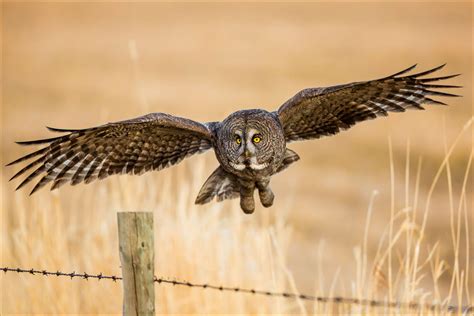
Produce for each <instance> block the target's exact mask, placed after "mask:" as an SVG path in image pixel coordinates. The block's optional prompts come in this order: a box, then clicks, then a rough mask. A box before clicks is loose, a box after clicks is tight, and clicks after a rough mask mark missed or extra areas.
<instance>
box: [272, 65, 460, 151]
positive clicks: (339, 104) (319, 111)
mask: <svg viewBox="0 0 474 316" xmlns="http://www.w3.org/2000/svg"><path fill="white" fill-rule="evenodd" d="M415 66H416V65H414V66H412V67H410V68H408V69H405V70H403V71H400V72H398V73H396V74H393V75H391V76H388V77H385V78H382V79H378V80H371V81H363V82H353V83H349V84H343V85H338V86H332V87H324V88H309V89H304V90H302V91H300V92H298V93H297V94H296V95H295V96H293V97H292V98H291V99H289V100H288V101H286V102H285V103H284V104H283V105H282V106H281V107H280V108H279V109H278V111H277V112H276V114H277V115H278V117H279V119H280V122H281V124H282V126H283V130H284V133H285V138H286V141H287V142H290V141H295V140H306V139H314V138H319V137H321V136H327V135H333V134H336V133H338V132H339V131H341V130H345V129H348V128H350V127H351V126H353V125H354V124H355V123H357V122H361V121H365V120H369V119H374V118H376V117H377V116H386V115H387V112H404V111H405V109H410V108H411V109H419V110H423V109H424V108H423V107H422V104H425V103H426V104H442V105H445V103H443V102H440V101H437V100H433V99H431V98H429V96H445V97H457V96H458V95H454V94H450V93H446V92H440V91H436V90H432V89H440V88H443V89H444V88H460V86H452V85H438V84H430V83H431V82H433V81H440V80H445V79H449V78H453V77H456V76H458V75H459V74H457V75H451V76H444V77H436V78H424V79H421V78H420V77H422V76H425V75H428V74H430V73H433V72H435V71H437V70H439V69H441V68H443V67H444V65H441V66H439V67H436V68H434V69H431V70H428V71H424V72H421V73H417V74H413V75H408V76H401V75H403V74H405V73H407V72H409V71H410V70H412V69H413V68H415Z"/></svg>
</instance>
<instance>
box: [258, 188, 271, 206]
mask: <svg viewBox="0 0 474 316" xmlns="http://www.w3.org/2000/svg"><path fill="white" fill-rule="evenodd" d="M258 195H259V196H260V202H261V203H262V205H263V206H264V207H270V206H272V205H273V200H274V199H275V195H274V194H273V192H272V190H270V189H267V190H262V191H258Z"/></svg>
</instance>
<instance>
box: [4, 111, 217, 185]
mask: <svg viewBox="0 0 474 316" xmlns="http://www.w3.org/2000/svg"><path fill="white" fill-rule="evenodd" d="M217 124H218V123H216V122H213V123H207V124H201V123H198V122H195V121H192V120H188V119H185V118H179V117H175V116H171V115H168V114H164V113H152V114H148V115H145V116H142V117H138V118H135V119H131V120H126V121H121V122H115V123H109V124H106V125H102V126H98V127H93V128H89V129H80V130H77V129H58V128H51V127H48V129H49V130H51V131H54V132H60V133H68V134H66V135H62V136H58V137H53V138H47V139H40V140H33V141H26V142H19V144H21V145H41V144H48V145H47V146H46V147H44V148H42V149H39V150H37V151H34V152H33V153H30V154H27V155H25V156H23V157H21V158H19V159H16V160H15V161H13V162H11V163H9V164H8V166H10V165H13V164H17V163H20V162H24V161H28V160H29V159H32V158H35V160H33V161H32V162H29V163H28V164H27V165H26V166H25V167H23V168H22V169H20V170H19V171H18V172H17V173H16V174H15V175H14V176H13V177H12V178H11V179H10V180H13V179H15V178H17V177H19V176H21V175H22V174H24V173H25V172H26V171H28V170H30V169H32V168H33V167H35V166H38V165H39V166H38V167H37V169H35V170H34V171H33V172H31V173H30V174H29V175H28V176H27V177H26V178H25V179H24V180H23V181H22V182H21V183H20V185H19V186H18V187H17V189H19V188H21V187H23V186H24V185H26V184H27V183H29V182H30V181H32V180H33V179H35V178H37V177H39V176H40V175H41V174H43V176H42V177H41V178H40V180H39V181H38V182H37V183H36V184H35V186H34V187H33V190H32V191H31V193H30V194H33V193H34V192H36V191H38V190H39V189H41V188H42V187H44V186H45V185H47V184H48V183H50V182H52V183H53V184H52V186H51V190H54V189H56V188H59V187H60V186H61V185H63V184H65V183H70V184H71V185H76V184H78V183H81V182H85V183H90V182H92V181H94V180H96V179H103V178H106V177H108V176H110V175H114V174H125V173H127V174H142V173H143V172H146V171H150V170H161V169H163V168H166V167H169V166H171V165H174V164H177V163H178V162H180V161H181V160H183V159H184V158H186V157H189V156H191V155H193V154H197V153H201V152H204V151H206V150H208V149H210V148H212V144H213V137H214V131H213V129H212V128H214V127H215V126H217ZM211 127H212V128H211ZM38 156H39V157H38Z"/></svg>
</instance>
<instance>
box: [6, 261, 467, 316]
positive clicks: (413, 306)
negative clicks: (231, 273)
mask: <svg viewBox="0 0 474 316" xmlns="http://www.w3.org/2000/svg"><path fill="white" fill-rule="evenodd" d="M0 271H3V272H4V274H6V273H7V272H16V273H28V274H32V275H42V276H50V275H52V276H56V277H69V278H70V279H71V280H72V279H73V278H80V279H84V280H86V281H88V280H89V279H97V280H98V281H100V280H104V279H105V280H112V281H114V282H117V280H119V281H120V280H122V277H121V276H116V275H104V274H103V273H102V272H100V273H99V274H89V273H87V272H84V273H76V272H75V271H73V272H71V273H66V272H61V271H59V270H57V271H56V272H51V271H47V270H36V269H33V268H32V269H22V268H9V267H0ZM153 282H154V283H158V284H162V283H165V284H172V285H173V286H176V285H177V286H187V287H193V288H202V289H213V290H218V291H222V292H234V293H246V294H252V295H265V296H269V297H284V298H289V299H301V300H305V301H316V302H319V303H334V304H351V305H361V306H370V307H389V308H398V309H401V308H405V309H410V310H417V311H421V310H423V309H429V310H432V311H436V310H445V311H447V312H450V313H459V312H461V313H462V314H463V315H468V314H472V315H474V305H467V306H456V305H448V306H447V305H442V304H428V303H416V302H406V303H404V302H396V301H395V302H388V301H376V300H369V299H357V298H345V297H340V296H335V297H322V296H313V295H306V294H296V293H288V292H272V291H262V290H255V289H245V288H240V287H226V286H222V285H210V284H207V283H204V284H199V283H191V282H189V281H179V280H176V279H173V280H171V279H166V278H158V277H156V276H155V277H154V278H153Z"/></svg>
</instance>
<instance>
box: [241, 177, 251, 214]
mask: <svg viewBox="0 0 474 316" xmlns="http://www.w3.org/2000/svg"><path fill="white" fill-rule="evenodd" d="M239 182H240V207H241V208H242V211H244V213H245V214H252V213H253V211H255V201H254V199H253V191H254V190H255V183H254V182H253V181H239Z"/></svg>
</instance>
